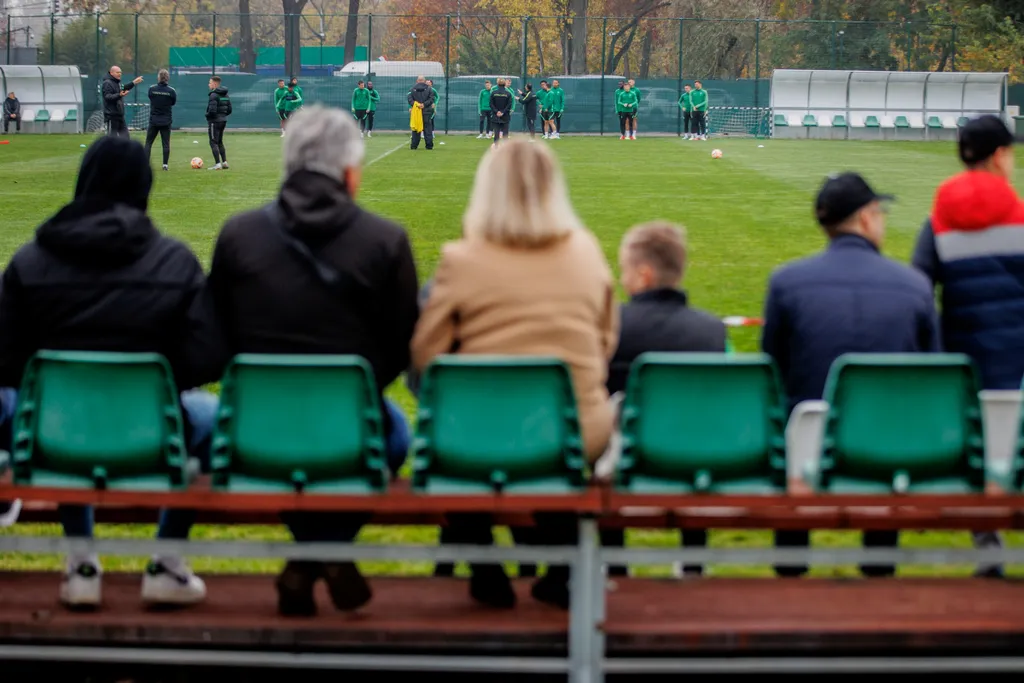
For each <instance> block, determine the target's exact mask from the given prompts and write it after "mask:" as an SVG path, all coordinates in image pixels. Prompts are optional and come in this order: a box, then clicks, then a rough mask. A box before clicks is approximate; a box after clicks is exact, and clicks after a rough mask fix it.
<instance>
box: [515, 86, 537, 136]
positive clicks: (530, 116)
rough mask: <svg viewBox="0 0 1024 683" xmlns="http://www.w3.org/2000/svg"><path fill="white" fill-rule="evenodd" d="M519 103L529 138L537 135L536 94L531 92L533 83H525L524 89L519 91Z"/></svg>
mask: <svg viewBox="0 0 1024 683" xmlns="http://www.w3.org/2000/svg"><path fill="white" fill-rule="evenodd" d="M518 100H519V104H521V105H523V119H524V120H525V121H526V130H527V131H528V132H529V133H530V139H531V140H533V139H534V138H536V137H537V95H536V94H535V93H534V92H533V84H532V83H527V84H526V90H520V91H519V97H518Z"/></svg>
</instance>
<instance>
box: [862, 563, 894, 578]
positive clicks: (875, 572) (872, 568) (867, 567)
mask: <svg viewBox="0 0 1024 683" xmlns="http://www.w3.org/2000/svg"><path fill="white" fill-rule="evenodd" d="M860 573H861V574H863V575H864V576H867V577H870V578H872V579H886V578H889V577H891V576H895V575H896V567H894V566H893V565H891V564H889V565H886V564H864V565H861V567H860Z"/></svg>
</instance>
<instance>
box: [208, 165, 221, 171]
mask: <svg viewBox="0 0 1024 683" xmlns="http://www.w3.org/2000/svg"><path fill="white" fill-rule="evenodd" d="M220 169H221V165H220V164H217V165H216V166H211V167H210V170H211V171H219V170H220Z"/></svg>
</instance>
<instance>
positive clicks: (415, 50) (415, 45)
mask: <svg viewBox="0 0 1024 683" xmlns="http://www.w3.org/2000/svg"><path fill="white" fill-rule="evenodd" d="M409 35H410V36H411V37H412V61H414V62H418V61H419V52H420V41H419V38H417V37H416V32H415V31H414V32H412V33H410V34H409Z"/></svg>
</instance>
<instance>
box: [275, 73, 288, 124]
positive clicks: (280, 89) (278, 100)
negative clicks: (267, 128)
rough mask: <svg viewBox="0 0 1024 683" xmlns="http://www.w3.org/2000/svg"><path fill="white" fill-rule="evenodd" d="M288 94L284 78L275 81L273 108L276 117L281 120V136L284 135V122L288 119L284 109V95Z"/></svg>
mask: <svg viewBox="0 0 1024 683" xmlns="http://www.w3.org/2000/svg"><path fill="white" fill-rule="evenodd" d="M287 94H288V88H286V87H285V85H284V79H283V78H279V79H278V81H277V90H275V91H274V110H275V111H276V112H277V118H278V119H280V120H281V137H284V122H285V121H287V120H288V112H286V111H285V110H284V96H285V95H287Z"/></svg>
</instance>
